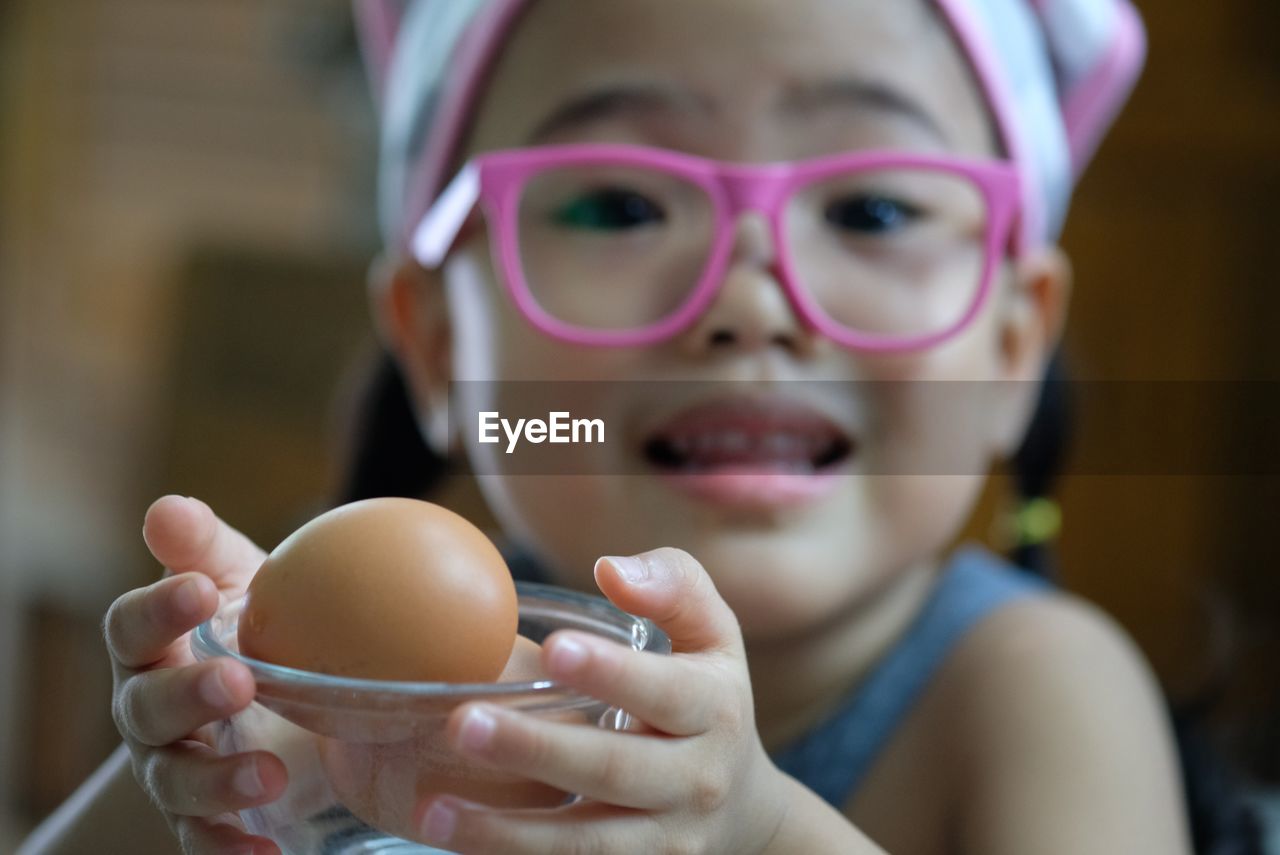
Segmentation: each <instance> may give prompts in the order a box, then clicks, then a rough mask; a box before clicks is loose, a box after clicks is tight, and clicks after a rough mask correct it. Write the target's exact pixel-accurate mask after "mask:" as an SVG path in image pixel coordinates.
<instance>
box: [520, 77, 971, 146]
mask: <svg viewBox="0 0 1280 855" xmlns="http://www.w3.org/2000/svg"><path fill="white" fill-rule="evenodd" d="M779 106H780V109H781V110H782V111H783V112H784V113H793V114H794V113H813V112H819V111H823V110H841V111H845V112H849V113H852V114H854V115H857V114H859V113H866V112H868V111H872V112H880V113H889V114H892V115H896V116H899V117H902V118H905V119H906V120H908V121H910V122H912V123H913V124H915V125H917V126H919V127H920V128H922V129H923V130H924V131H926V132H927V133H929V134H930V135H931V136H933V137H936V138H937V139H938V140H939V141H941V142H942V143H943V144H949V142H950V141H949V140H948V138H947V134H946V132H945V131H943V129H942V126H941V125H940V124H939V123H938V122H937V120H936V119H934V117H933V116H932V115H931V114H930V113H929V111H928V110H927V109H925V108H924V106H923V105H921V104H920V103H919V102H918V101H916V100H915V99H913V98H911V97H910V96H908V95H907V94H905V93H903V92H901V91H900V90H898V89H896V88H895V87H893V86H891V85H890V84H887V83H884V82H881V81H877V80H865V79H861V78H855V77H844V78H834V79H830V80H821V81H817V82H810V83H801V84H798V85H796V86H793V87H790V88H788V89H787V90H786V91H785V92H784V94H783V96H782V98H781V101H780V105H779ZM714 109H715V104H714V103H713V102H712V101H710V100H708V99H706V98H704V97H701V96H699V95H697V94H696V93H694V92H691V91H690V90H688V89H685V88H684V87H681V86H676V85H674V84H670V83H662V82H626V83H613V84H606V85H603V86H600V87H597V88H595V89H589V90H587V91H586V92H583V93H581V94H579V95H575V96H572V97H570V98H569V100H567V101H565V102H564V103H562V104H561V105H560V106H558V107H556V109H554V110H552V111H551V113H550V114H549V115H548V116H547V117H546V118H544V119H543V120H542V121H541V122H539V123H538V124H537V125H536V126H535V128H534V130H533V132H532V133H531V134H530V135H529V144H530V145H534V144H537V143H538V142H541V141H543V140H545V139H547V138H549V137H551V136H554V135H555V134H557V133H560V132H562V131H565V130H568V129H570V128H573V127H575V126H580V125H586V124H590V123H592V122H598V121H602V120H604V119H610V118H614V117H617V116H621V115H626V114H633V115H634V114H652V113H657V112H668V113H701V114H707V113H711V112H713V111H714Z"/></svg>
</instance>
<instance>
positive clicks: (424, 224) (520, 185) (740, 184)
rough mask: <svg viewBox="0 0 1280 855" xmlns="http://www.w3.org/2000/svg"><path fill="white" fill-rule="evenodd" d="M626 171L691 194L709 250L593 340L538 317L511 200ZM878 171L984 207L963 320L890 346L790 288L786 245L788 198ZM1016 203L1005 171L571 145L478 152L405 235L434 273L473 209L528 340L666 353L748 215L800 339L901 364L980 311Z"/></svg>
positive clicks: (697, 312) (718, 274)
mask: <svg viewBox="0 0 1280 855" xmlns="http://www.w3.org/2000/svg"><path fill="white" fill-rule="evenodd" d="M586 165H590V166H629V167H639V168H643V169H650V170H658V171H661V172H663V173H666V174H668V175H671V176H674V177H676V178H680V179H682V180H686V181H688V182H690V183H691V184H693V185H694V186H697V187H699V188H700V189H702V190H703V191H704V192H705V193H706V194H707V197H708V199H709V200H710V202H711V205H712V212H713V216H714V227H715V238H714V239H713V241H712V244H711V247H710V248H709V253H708V258H707V262H706V265H705V266H704V267H703V270H702V273H701V274H700V276H699V280H698V282H697V284H696V285H695V286H694V287H693V288H692V289H691V290H690V292H689V294H688V296H687V297H685V298H684V300H683V302H682V303H681V304H680V305H679V307H677V308H676V309H675V310H673V311H672V312H670V313H668V314H667V315H665V316H664V317H662V318H660V319H659V320H657V321H655V322H653V323H650V324H646V325H644V326H641V327H637V328H634V329H623V330H614V329H593V328H590V327H583V326H579V325H577V324H570V323H568V322H565V321H562V320H560V319H558V318H556V317H554V316H553V315H551V314H549V313H548V312H547V311H546V310H545V309H544V308H543V307H542V306H541V305H540V304H539V303H538V300H537V298H536V297H535V296H534V295H533V292H532V290H531V289H530V288H529V283H528V281H527V279H526V277H525V273H524V265H523V264H522V263H521V258H520V245H519V244H520V241H519V237H518V235H519V213H520V200H521V195H522V193H523V191H524V188H525V186H526V185H527V184H528V182H529V180H530V179H531V178H533V177H535V176H537V175H539V174H540V173H542V172H545V171H547V170H550V169H557V168H563V167H566V166H586ZM888 169H923V170H929V171H933V172H940V173H946V174H951V175H955V176H957V177H960V178H963V179H965V180H967V181H969V182H970V183H971V184H972V185H973V186H974V187H975V188H976V189H977V190H978V191H979V192H980V193H981V195H982V198H983V201H984V203H985V205H986V210H987V218H986V227H985V229H986V234H985V237H984V253H985V255H984V259H983V268H982V273H981V280H980V283H979V286H978V289H977V291H976V293H975V294H974V297H973V299H972V301H971V303H970V305H969V307H968V308H967V309H966V310H965V313H964V314H963V315H962V316H961V317H960V319H959V320H957V321H956V322H955V323H953V324H951V325H950V326H948V327H946V328H944V329H942V330H940V331H938V332H932V333H926V334H916V335H897V334H883V333H870V332H866V331H861V330H855V329H853V328H851V327H849V326H847V325H845V324H842V323H840V322H838V321H836V320H835V319H833V318H831V317H830V316H829V315H828V314H827V312H826V310H824V309H823V308H822V307H821V306H820V305H818V303H817V302H816V300H814V299H813V297H812V296H811V295H810V294H809V293H808V292H807V289H806V288H804V287H803V286H802V285H800V284H799V279H798V278H797V276H796V274H795V268H794V265H793V262H792V258H791V249H790V242H789V241H788V240H786V232H785V228H786V227H785V223H784V216H785V208H786V205H787V203H788V202H789V201H790V200H791V198H792V197H793V196H794V195H795V193H796V192H797V191H798V190H800V189H802V188H804V187H806V186H809V185H811V184H813V183H814V182H816V181H820V180H822V179H824V178H828V177H830V176H832V175H838V174H851V173H857V172H872V171H883V170H888ZM1020 200H1021V179H1020V177H1019V175H1018V172H1017V168H1016V167H1015V166H1014V164H1013V163H1011V162H1009V161H1004V160H995V159H978V158H960V157H953V156H937V155H927V154H917V153H909V152H901V151H894V150H888V149H875V150H862V151H853V152H846V153H839V154H834V155H825V156H822V157H816V158H810V159H807V160H799V161H777V162H773V163H762V164H744V163H737V162H723V161H716V160H711V159H708V158H703V157H698V156H696V155H690V154H685V153H683V152H677V151H672V150H669V149H661V148H653V147H648V146H640V145H631V144H613V143H610V144H598V143H573V144H567V145H548V146H535V147H529V148H517V149H505V150H500V151H493V152H488V153H485V154H481V155H478V156H476V157H474V158H472V159H471V160H470V161H468V162H467V164H466V165H465V166H464V167H463V168H462V169H461V170H460V171H459V173H458V175H457V176H456V177H455V178H454V179H453V180H452V181H451V182H450V183H449V186H448V187H447V188H446V189H445V191H444V192H443V193H442V194H441V195H440V196H439V198H438V199H437V200H436V202H435V203H434V204H433V205H432V206H431V208H430V209H429V210H428V211H427V213H426V214H425V215H424V216H423V217H422V219H421V220H420V221H419V223H418V226H417V227H416V228H415V229H414V231H413V236H412V240H411V244H410V246H411V250H412V253H413V256H414V258H415V259H416V260H417V261H418V263H419V264H421V265H423V267H425V268H427V269H428V270H434V269H438V268H440V267H441V266H442V265H443V263H444V261H445V259H446V258H447V257H448V256H449V254H450V253H452V252H453V250H454V248H455V246H456V244H457V243H458V242H459V240H460V239H461V237H462V235H463V234H464V231H465V226H466V225H467V223H468V221H469V220H470V219H471V217H472V216H473V215H474V213H475V211H476V209H477V208H481V209H482V210H483V212H484V215H485V219H486V221H487V222H488V223H489V225H490V227H491V228H493V231H494V235H493V237H495V238H496V239H491V241H490V244H491V248H492V255H493V262H494V264H495V266H496V267H497V268H498V270H499V271H500V272H501V273H502V277H501V278H502V279H503V284H504V286H505V289H506V291H507V294H508V296H509V297H510V298H511V300H512V302H513V303H514V304H515V306H516V308H517V310H518V311H519V312H520V314H521V315H522V316H523V317H524V319H525V320H526V321H527V322H528V323H529V324H530V325H532V326H533V327H534V328H535V329H537V330H538V331H539V332H542V333H544V334H545V335H548V336H550V337H552V338H554V339H558V340H560V341H564V342H567V343H570V344H576V345H583V346H588V347H642V346H646V345H652V344H657V343H659V342H662V341H667V340H669V339H671V338H674V337H675V336H677V335H679V334H680V333H681V332H683V331H685V330H686V329H688V328H690V327H692V326H693V324H694V323H695V322H696V321H697V319H698V318H699V317H701V316H702V314H703V313H704V312H705V311H706V310H707V309H708V308H709V307H710V305H711V304H712V302H713V301H714V300H715V298H716V296H717V294H718V293H719V292H720V290H721V288H723V287H724V281H725V274H726V273H727V272H728V270H729V266H730V263H731V261H732V257H733V249H734V243H735V241H736V235H735V231H736V223H737V222H738V220H739V219H740V218H741V217H742V215H743V214H745V213H759V214H762V215H763V216H764V217H765V220H766V222H767V223H768V227H769V233H770V239H771V240H772V241H773V242H774V243H773V245H774V247H775V253H776V270H777V272H778V273H779V274H780V279H781V281H780V283H779V284H780V285H781V286H782V289H783V292H784V293H785V295H786V297H787V300H788V302H789V303H790V305H791V307H792V309H793V310H794V311H795V312H796V315H797V316H798V317H799V318H800V320H801V321H802V322H803V323H805V324H806V325H808V326H809V327H810V328H812V329H814V330H816V331H817V332H818V333H820V334H821V335H823V336H826V337H827V338H829V339H831V340H832V341H834V342H836V343H837V344H839V345H841V346H842V347H845V348H847V349H849V350H853V351H857V352H863V353H902V352H910V351H919V350H925V349H928V348H931V347H934V346H936V345H938V344H941V343H942V342H944V341H946V340H948V339H950V338H952V337H953V336H955V335H958V334H959V333H960V332H961V331H963V330H964V329H965V328H967V327H968V326H969V325H970V324H971V323H972V322H973V320H974V318H976V317H977V316H978V314H979V312H980V311H981V310H982V307H983V305H984V304H985V303H986V301H987V299H988V297H989V296H990V293H991V291H992V286H993V283H994V279H995V271H996V268H997V266H998V264H999V262H1000V259H1002V258H1003V256H1004V252H1005V249H1006V248H1007V247H1014V249H1015V250H1016V249H1017V247H1016V246H1014V245H1015V242H1016V240H1017V236H1016V234H1015V233H1014V231H1013V229H1014V225H1015V223H1016V220H1017V215H1018V211H1019V206H1020Z"/></svg>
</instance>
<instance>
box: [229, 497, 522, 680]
mask: <svg viewBox="0 0 1280 855" xmlns="http://www.w3.org/2000/svg"><path fill="white" fill-rule="evenodd" d="M516 623H517V603H516V591H515V584H514V583H513V582H512V579H511V575H510V573H509V572H508V570H507V566H506V563H505V562H504V561H503V560H502V556H501V555H500V554H499V552H498V550H497V549H496V548H495V547H494V545H493V543H491V542H490V541H489V539H488V538H487V537H485V535H484V534H483V533H482V532H481V531H480V530H479V529H477V528H476V527H475V526H473V525H471V523H469V522H467V521H466V520H465V519H463V518H462V517H460V516H458V515H457V514H455V513H453V512H452V511H449V510H446V509H444V508H442V507H439V506H438V505H433V504H430V503H428V502H420V501H416V500H413V499H369V500H366V501H362V502H355V503H353V504H349V505H344V506H343V507H340V508H336V509H334V510H332V511H329V512H328V513H325V514H322V515H320V516H319V517H316V518H315V519H313V520H311V521H310V522H308V523H307V524H306V525H304V526H302V528H300V529H298V530H297V531H296V532H294V533H293V534H291V535H290V536H289V537H288V538H286V539H285V540H284V542H282V543H281V544H280V545H279V546H277V547H276V548H275V550H274V551H272V553H271V554H270V555H269V556H268V557H267V560H266V561H265V562H263V564H262V567H261V569H260V570H259V571H258V574H257V575H256V576H255V577H254V578H253V581H252V582H251V583H250V585H249V592H248V600H247V602H246V604H245V608H244V611H243V613H242V614H241V616H240V627H239V641H240V651H241V652H242V653H244V654H245V655H246V656H251V657H253V658H255V659H261V660H263V661H265V662H272V663H275V664H277V665H287V666H289V667H292V668H299V669H302V670H305V671H317V672H320V673H324V674H332V675H336V676H343V677H361V678H366V679H375V680H412V681H427V682H436V681H440V682H452V683H484V682H492V681H494V680H495V679H496V678H497V677H498V676H499V675H500V674H501V673H502V671H503V668H504V667H505V666H506V664H507V661H508V659H509V658H510V655H511V653H512V647H513V645H514V641H515V635H516Z"/></svg>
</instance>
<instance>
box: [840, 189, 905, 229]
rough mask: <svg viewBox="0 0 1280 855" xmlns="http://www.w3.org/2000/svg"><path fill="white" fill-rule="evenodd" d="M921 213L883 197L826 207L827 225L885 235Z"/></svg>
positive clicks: (857, 198) (858, 198)
mask: <svg viewBox="0 0 1280 855" xmlns="http://www.w3.org/2000/svg"><path fill="white" fill-rule="evenodd" d="M923 213H924V212H923V211H921V210H920V209H919V208H917V207H915V206H914V205H911V204H908V203H906V202H903V201H900V200H898V199H890V198H888V197H886V196H849V197H846V198H844V199H837V200H835V201H834V202H832V203H831V204H829V205H828V206H827V209H826V212H825V217H826V220H827V222H828V223H830V224H831V225H833V226H836V227H837V228H839V229H841V230H843V231H847V232H857V233H861V234H884V233H886V232H891V231H894V230H896V229H900V228H902V227H904V226H907V225H909V224H910V223H911V222H912V221H913V220H916V219H919V218H920V217H921V216H922V215H923Z"/></svg>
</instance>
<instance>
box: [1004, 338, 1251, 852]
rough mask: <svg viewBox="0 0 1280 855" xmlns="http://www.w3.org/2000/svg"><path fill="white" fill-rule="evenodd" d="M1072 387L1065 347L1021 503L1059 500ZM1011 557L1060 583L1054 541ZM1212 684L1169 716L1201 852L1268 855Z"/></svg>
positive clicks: (1044, 395)
mask: <svg viewBox="0 0 1280 855" xmlns="http://www.w3.org/2000/svg"><path fill="white" fill-rule="evenodd" d="M1072 403H1073V401H1072V398H1071V387H1070V382H1069V374H1068V371H1067V365H1066V361H1065V357H1064V356H1063V353H1062V351H1061V349H1059V350H1058V351H1057V352H1056V353H1054V355H1053V357H1052V359H1051V360H1050V362H1049V366H1048V368H1047V370H1046V372H1045V377H1044V382H1043V385H1042V386H1041V389H1040V397H1039V400H1038V402H1037V405H1036V410H1035V414H1034V415H1033V416H1032V419H1031V424H1030V425H1029V426H1028V429H1027V435H1026V437H1025V438H1024V439H1023V442H1022V445H1021V447H1020V448H1019V449H1018V451H1017V453H1016V454H1015V455H1014V458H1013V461H1012V463H1013V466H1012V472H1011V476H1012V479H1013V484H1014V489H1015V491H1016V493H1017V497H1016V500H1017V501H1018V502H1020V503H1026V502H1031V501H1034V500H1037V499H1043V498H1048V497H1050V496H1051V495H1052V493H1053V490H1054V488H1055V486H1056V484H1057V481H1058V479H1059V477H1060V475H1061V473H1062V471H1063V466H1064V464H1065V462H1066V460H1067V456H1068V454H1069V453H1070V447H1071V442H1070V440H1071V425H1072V422H1073V418H1072V414H1073V409H1072ZM1010 557H1011V559H1012V560H1013V561H1014V563H1015V564H1017V565H1018V566H1019V567H1021V568H1023V569H1025V570H1026V571H1027V572H1029V573H1034V574H1035V575H1037V576H1041V577H1044V578H1049V579H1052V578H1055V577H1056V575H1057V572H1056V566H1055V564H1054V561H1053V551H1052V542H1051V541H1042V542H1033V543H1025V544H1018V545H1017V546H1015V547H1014V549H1013V553H1012V555H1011V556H1010ZM1221 693H1222V689H1221V684H1220V683H1219V684H1217V685H1211V686H1210V687H1209V688H1207V689H1206V690H1205V691H1204V692H1202V693H1201V694H1200V696H1198V697H1196V698H1193V699H1190V700H1187V701H1181V702H1179V701H1173V700H1170V701H1169V716H1170V721H1171V723H1172V725H1173V732H1174V738H1175V739H1176V740H1177V747H1178V757H1179V761H1180V765H1181V768H1182V780H1183V795H1184V797H1185V799H1186V805H1187V813H1188V817H1189V819H1190V823H1191V837H1192V844H1193V846H1194V848H1195V851H1196V852H1197V853H1199V855H1263V850H1262V830H1261V825H1260V822H1259V821H1258V818H1257V816H1256V814H1255V813H1254V811H1253V810H1252V809H1251V808H1250V807H1249V805H1248V803H1247V802H1246V800H1245V798H1244V796H1243V791H1242V788H1241V786H1240V782H1239V779H1238V778H1237V776H1236V775H1235V774H1234V773H1233V772H1232V771H1231V770H1229V769H1228V768H1227V766H1226V764H1225V763H1224V762H1223V761H1222V758H1221V756H1219V754H1218V752H1217V751H1215V750H1214V748H1213V745H1212V742H1211V740H1210V738H1209V724H1208V722H1209V713H1210V712H1211V711H1212V709H1213V708H1214V707H1215V706H1216V704H1217V701H1218V699H1219V698H1220V697H1221Z"/></svg>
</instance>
